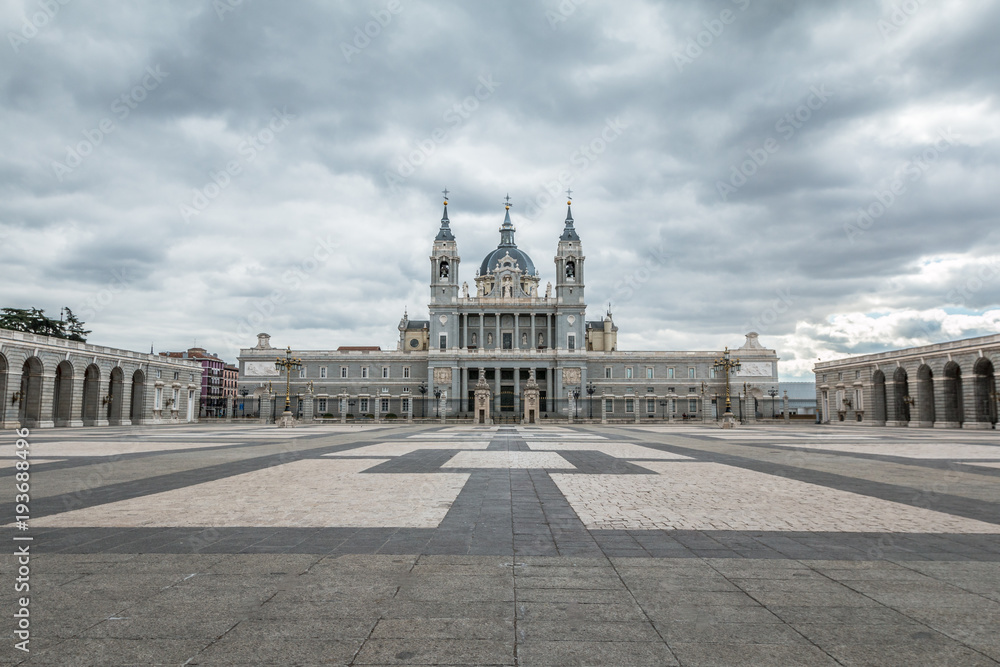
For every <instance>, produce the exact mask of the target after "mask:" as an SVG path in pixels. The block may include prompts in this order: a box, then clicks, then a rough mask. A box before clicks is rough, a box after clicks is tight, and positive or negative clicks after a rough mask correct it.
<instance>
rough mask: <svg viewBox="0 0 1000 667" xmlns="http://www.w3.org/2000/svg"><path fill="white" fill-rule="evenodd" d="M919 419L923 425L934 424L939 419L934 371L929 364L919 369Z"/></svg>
mask: <svg viewBox="0 0 1000 667" xmlns="http://www.w3.org/2000/svg"><path fill="white" fill-rule="evenodd" d="M917 421H918V422H920V425H921V426H933V425H934V422H935V421H937V412H936V410H935V409H934V372H933V371H932V370H931V367H930V366H928V365H927V364H924V365H922V366H921V367H920V368H918V369H917Z"/></svg>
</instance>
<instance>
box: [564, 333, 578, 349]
mask: <svg viewBox="0 0 1000 667" xmlns="http://www.w3.org/2000/svg"><path fill="white" fill-rule="evenodd" d="M566 347H567V348H569V349H570V350H575V349H576V334H570V335H569V338H568V339H567V341H566Z"/></svg>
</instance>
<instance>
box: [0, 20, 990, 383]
mask: <svg viewBox="0 0 1000 667" xmlns="http://www.w3.org/2000/svg"><path fill="white" fill-rule="evenodd" d="M392 7H395V8H396V9H397V11H390V9H389V8H390V3H389V2H388V1H386V2H381V1H372V2H364V3H335V4H331V3H318V2H317V3H295V4H293V5H280V4H276V3H264V2H244V3H241V4H239V5H238V6H236V7H234V8H233V11H229V12H225V13H223V14H222V16H221V17H220V15H219V14H218V13H217V12H216V10H215V9H213V5H212V4H211V3H202V2H194V1H193V0H192V1H191V2H178V3H170V4H168V5H163V6H148V7H147V6H142V7H136V6H133V5H130V4H126V3H118V4H114V3H113V4H111V5H108V4H104V5H102V6H101V10H100V11H93V8H92V7H90V6H88V5H86V4H85V3H83V2H81V1H80V0H78V1H77V2H73V3H69V4H67V5H65V6H61V8H60V10H59V12H58V14H57V15H56V16H55V17H54V18H53V19H52V21H51V22H50V23H49V25H46V26H43V27H41V28H40V29H39V30H38V34H37V35H36V36H34V37H32V38H31V39H28V40H26V41H24V43H18V44H17V49H16V50H15V49H14V48H12V47H11V46H10V38H9V37H8V39H7V42H8V43H7V45H6V47H4V48H0V119H2V120H3V122H4V127H5V128H7V130H8V131H7V132H5V133H4V135H3V136H2V137H0V266H2V267H3V275H2V279H3V284H4V297H5V298H4V303H3V304H0V305H14V306H22V307H25V306H29V305H35V306H38V307H43V308H46V309H47V310H48V311H50V312H53V311H57V310H58V308H59V307H60V306H62V305H69V306H71V307H74V305H75V304H77V305H79V307H80V309H81V310H83V309H84V308H85V307H86V304H87V303H91V304H92V305H93V304H97V305H98V306H100V307H99V308H94V307H91V308H90V310H91V313H92V317H91V318H90V320H89V321H88V323H89V325H90V328H92V329H94V334H93V335H92V339H93V340H94V341H97V342H100V343H102V344H107V345H119V346H123V347H130V348H137V349H143V348H144V347H145V346H146V345H148V344H149V340H150V339H155V340H156V341H157V346H158V347H161V349H162V348H180V347H184V346H186V345H189V344H190V342H191V339H193V338H195V337H197V339H198V341H199V344H201V345H204V346H206V347H209V348H212V349H213V350H216V351H218V352H219V353H220V354H221V355H223V356H225V357H228V358H230V359H232V358H234V357H235V352H236V347H237V346H238V345H241V344H242V345H246V344H250V343H252V342H253V334H254V333H256V331H257V330H261V329H262V330H266V331H268V332H269V333H271V334H272V335H273V336H274V337H275V338H274V340H275V343H276V344H281V345H284V344H291V345H293V346H296V347H313V346H314V347H326V348H329V347H336V346H337V345H340V344H363V343H369V344H381V345H383V346H386V347H392V346H394V345H395V339H396V331H395V324H396V322H397V321H398V318H399V316H400V315H401V313H402V310H403V308H404V307H408V308H409V311H410V314H411V316H412V317H419V316H420V315H421V313H424V312H425V311H424V308H425V306H424V304H425V302H426V299H427V287H426V282H427V278H428V274H427V264H426V262H427V255H428V254H429V251H430V246H431V241H432V239H433V236H434V234H435V232H436V229H437V226H438V219H439V217H440V199H439V198H438V192H439V191H440V190H441V189H442V188H443V187H445V186H447V187H449V188H450V189H451V190H452V191H453V195H452V199H451V202H452V205H451V209H452V210H451V218H452V228H453V229H454V231H455V234H456V236H457V238H458V243H459V249H460V251H461V252H462V254H463V258H464V261H463V263H462V267H461V274H462V279H463V280H469V281H470V282H471V280H472V277H473V275H474V272H475V268H476V267H477V266H478V264H479V261H480V259H481V257H482V256H483V255H485V254H486V253H487V252H488V251H489V250H490V249H491V248H492V247H494V246H495V245H496V228H497V226H498V225H499V223H500V221H501V220H502V209H501V208H500V203H501V198H502V197H503V195H504V194H506V193H507V192H510V193H511V195H512V196H513V197H514V203H515V206H514V209H513V211H512V212H513V213H514V214H515V215H514V218H515V224H516V225H517V226H518V230H519V231H518V240H519V242H520V244H521V246H522V247H523V248H524V249H525V250H526V251H527V252H529V253H530V254H531V255H532V257H533V258H534V260H535V263H536V265H537V266H538V267H539V268H540V270H541V272H542V280H543V282H545V281H547V280H551V279H552V278H553V276H552V272H553V268H552V265H551V263H550V262H551V257H552V256H553V255H554V251H555V246H556V241H557V237H558V234H559V232H560V230H561V228H562V221H563V217H564V215H565V203H564V200H563V199H562V197H563V195H562V194H561V192H560V191H562V190H565V189H566V187H572V189H573V190H574V192H575V194H574V198H575V207H574V214H575V217H576V220H577V228H578V230H579V232H580V234H581V236H582V238H583V242H584V248H585V251H586V253H587V257H588V260H587V261H588V264H587V276H588V292H589V301H590V303H591V304H593V305H592V307H591V313H590V316H591V317H592V318H596V317H597V316H598V315H599V314H600V313H602V312H603V311H604V309H605V307H606V305H605V304H607V302H608V301H611V302H612V303H613V309H614V312H615V318H616V321H617V322H618V324H619V326H620V327H621V331H622V336H623V341H624V342H626V343H628V344H629V345H630V346H634V347H648V348H660V349H684V348H695V349H715V348H718V347H721V346H722V345H730V346H736V345H738V344H740V342H741V341H742V334H743V333H745V331H744V329H745V327H746V326H747V325H749V324H754V325H755V326H757V328H759V329H760V330H761V334H762V340H763V342H764V343H765V344H767V345H770V346H773V347H776V348H777V349H778V352H779V355H780V356H781V357H782V359H783V362H782V372H783V373H784V374H785V375H786V376H788V377H793V376H798V377H804V376H806V374H807V371H808V368H809V366H810V364H811V362H812V360H814V359H815V357H817V356H823V358H829V357H830V356H831V355H835V354H845V353H855V352H870V351H876V350H879V349H885V348H886V347H892V346H895V345H898V344H900V343H901V342H906V341H917V342H920V341H924V342H929V341H931V340H943V339H945V338H949V337H954V336H955V335H972V334H973V333H981V332H984V331H991V329H990V326H991V324H990V323H991V322H993V321H995V320H994V319H991V318H992V316H991V315H988V313H987V311H990V309H993V308H995V307H996V306H997V304H998V302H1000V279H998V272H997V271H996V270H993V269H992V268H990V267H993V266H997V259H996V258H997V255H998V253H997V250H996V247H997V246H996V243H997V238H998V235H1000V232H998V231H997V230H998V229H1000V226H998V225H997V214H996V212H995V211H996V206H995V202H994V199H995V196H994V194H993V191H994V189H995V183H996V182H997V176H998V172H1000V168H998V160H1000V150H998V138H1000V133H998V132H997V129H996V128H997V127H1000V123H998V122H997V121H998V118H997V116H998V113H997V103H996V96H995V91H996V90H997V87H998V81H997V78H998V76H1000V74H998V73H997V71H996V67H995V63H996V62H997V60H998V49H1000V46H998V45H997V41H996V39H995V33H996V28H997V26H998V25H1000V6H998V5H997V4H996V3H968V4H965V5H959V6H950V7H949V8H943V7H940V6H938V5H934V4H931V3H922V4H920V5H919V9H918V10H917V11H916V12H915V13H913V14H912V16H910V15H906V16H904V17H903V19H902V20H897V19H899V18H900V17H898V16H894V15H893V5H892V3H887V2H878V3H873V2H860V1H857V2H844V3H827V4H821V3H806V4H804V3H794V2H771V3H759V2H747V1H746V0H739V1H738V2H731V1H729V0H714V1H712V2H702V3H681V2H668V3H658V2H646V1H641V0H630V1H627V2H616V3H610V2H596V1H595V0H591V1H589V2H585V3H580V4H576V3H567V2H563V3H559V2H555V1H554V0H549V1H546V2H543V3H533V2H528V1H527V0H522V1H515V2H507V3H497V4H485V5H484V4H476V5H469V4H468V3H460V2H434V3H431V2H416V1H413V2H408V1H407V0H400V1H399V4H398V6H397V5H395V4H393V5H392ZM567 8H571V9H572V11H567ZM35 9H36V5H35V4H34V3H33V2H32V1H31V0H25V1H24V2H22V3H20V5H18V4H16V3H15V4H14V5H12V6H9V7H7V8H6V9H4V10H0V27H2V28H3V30H2V32H3V34H4V35H9V34H11V33H14V34H20V31H21V30H22V26H23V22H22V21H23V16H24V15H25V14H30V13H31V12H33V11H35ZM724 12H729V13H728V14H724ZM379 19H381V20H382V23H383V24H384V25H382V24H379V23H373V22H377V21H378V20H379ZM723 19H725V21H723ZM730 19H731V20H730ZM880 21H882V22H883V23H880ZM885 22H887V23H885ZM372 26H376V27H374V28H373V27H372ZM720 26H721V27H720ZM886 26H890V28H889V29H887V28H886ZM366 28H367V29H368V31H369V36H368V37H367V39H368V43H365V44H364V46H363V47H362V46H359V44H362V43H364V42H365V40H364V39H359V38H358V34H359V31H360V33H361V34H364V31H365V30H366ZM356 39H358V41H357V42H355V40H356ZM691 44H695V45H698V46H697V48H695V49H693V50H690V51H689V50H688V49H690V47H691ZM692 53H697V55H695V56H694V57H692V56H691V54H692ZM678 54H680V55H678ZM685 54H687V55H685ZM684 58H687V59H688V60H689V61H685V60H684ZM150 68H152V69H153V71H157V72H163V73H165V74H163V75H162V77H160V79H158V80H156V81H153V80H151V79H149V78H148V74H149V72H150ZM144 78H145V79H144ZM484 79H485V80H487V81H490V82H492V84H491V86H490V89H489V91H488V92H487V93H484V89H482V88H480V86H481V82H482V81H483V80H484ZM144 80H145V81H146V84H144V83H143V81H144ZM154 82H155V84H156V85H155V86H152V83H154ZM137 86H139V87H140V88H137ZM477 90H478V92H479V93H480V95H479V96H477ZM816 90H823V91H829V95H828V96H827V98H826V99H824V100H823V101H822V102H821V103H818V102H817V98H815V97H813V98H810V96H811V95H814V93H815V91H816ZM123 96H124V97H123ZM137 98H141V99H137ZM810 101H811V102H812V107H814V108H809V106H808V105H809V104H810ZM123 105H124V106H123ZM803 105H806V106H803ZM125 109H127V113H124V110H125ZM276 109H277V110H279V111H285V112H287V113H288V114H290V115H291V116H293V118H291V119H290V120H289V122H288V123H287V126H286V127H284V128H282V129H281V130H280V131H277V132H271V133H270V134H268V132H267V131H268V128H269V123H270V122H271V121H272V119H273V117H274V114H275V110H276ZM803 109H808V113H806V112H805V111H802V110H803ZM797 112H798V114H799V115H798V116H796V115H795V114H796V113H797ZM789 114H791V117H789ZM789 118H790V119H789ZM782 119H785V120H784V122H783V121H782ZM102 121H106V122H105V125H104V127H105V128H108V127H109V126H108V125H107V122H110V123H111V124H112V125H111V126H110V127H111V129H110V131H107V132H105V131H101V132H100V133H99V134H95V131H97V130H99V129H100V128H101V127H102V125H101V124H102ZM609 122H610V123H612V124H616V126H619V127H620V128H621V130H620V132H619V133H618V134H616V135H615V136H614V140H613V141H606V142H605V141H604V140H603V139H602V138H601V133H602V131H603V130H604V129H605V128H606V127H607V126H608V123H609ZM437 130H440V132H439V133H438V134H435V132H436V131H437ZM941 132H950V133H951V134H950V135H949V136H952V137H953V139H952V140H951V142H950V143H949V144H948V145H947V148H946V150H942V151H939V153H938V154H937V155H936V156H935V159H934V161H933V162H930V163H928V164H927V165H924V166H926V169H924V168H923V166H920V167H918V169H919V170H920V171H919V178H915V179H913V178H910V179H907V175H908V172H907V168H908V167H909V168H910V169H911V172H912V168H913V164H914V163H913V159H914V156H921V155H925V154H926V153H925V151H928V150H929V149H931V148H932V147H933V146H934V143H935V141H936V140H937V139H938V137H940V136H941V135H940V133H941ZM95 137H98V138H99V139H100V141H99V142H98V141H96V139H95ZM768 140H772V141H773V143H771V144H768V143H766V142H768ZM255 142H256V143H255ZM88 143H89V144H92V145H90V146H88ZM939 145H940V144H939ZM766 146H770V147H771V148H772V149H773V150H771V151H767V149H766V148H765V147H766ZM775 146H776V149H775ZM588 147H589V150H588ZM251 148H252V150H251ZM83 151H87V154H86V155H81V156H80V161H79V164H78V165H75V166H72V168H71V169H69V170H68V171H62V172H61V171H60V169H59V168H57V167H56V166H54V165H55V163H57V162H58V163H62V164H67V165H68V164H69V162H70V161H71V159H72V158H71V157H70V156H71V154H72V153H73V152H76V153H82V152H83ZM761 151H764V152H765V153H766V159H762V155H764V154H762V153H761ZM754 156H756V157H757V161H756V162H751V163H750V165H749V167H748V168H747V169H746V171H752V174H751V175H749V176H746V181H745V183H742V184H740V185H738V186H734V188H735V189H734V191H733V192H731V193H728V196H726V197H721V196H720V190H719V183H720V182H722V183H730V184H731V181H730V179H731V177H732V175H733V173H734V169H735V170H737V171H739V170H740V169H741V168H743V167H744V165H745V164H746V163H747V160H751V161H753V160H754ZM233 163H235V164H236V166H237V167H238V169H237V170H236V171H235V173H229V172H228V171H227V168H228V167H229V166H230V165H231V164H233ZM407 165H408V166H409V167H410V170H406V169H404V171H407V172H408V173H406V174H405V175H404V174H400V173H399V169H400V167H401V166H404V167H405V166H407ZM387 174H395V176H394V177H390V178H388V179H387ZM897 178H904V181H905V186H906V189H905V192H903V193H902V194H899V195H897V196H895V197H894V199H893V201H892V203H891V204H890V205H888V206H887V207H885V210H884V212H882V213H881V214H880V215H878V216H877V217H874V218H873V219H872V221H871V223H870V224H867V223H866V224H865V226H864V227H863V228H858V229H855V230H854V231H855V232H858V233H853V234H852V233H851V225H854V226H857V225H858V220H859V209H861V210H866V209H868V207H870V206H871V205H872V204H873V203H874V202H878V201H879V197H880V195H883V193H884V192H885V191H886V190H888V189H890V188H891V187H892V183H893V180H894V179H897ZM549 190H551V191H552V193H551V194H549V193H548V191H549ZM199 193H200V194H201V196H202V197H203V200H204V204H205V206H204V207H200V208H197V210H196V212H194V213H190V214H188V215H185V214H184V213H183V211H184V207H185V206H193V204H194V203H195V202H197V201H198V199H197V198H198V196H199ZM651 251H653V252H651ZM122 269H124V270H125V271H126V274H127V275H128V276H129V277H130V280H129V281H128V283H127V285H125V287H124V288H123V289H120V290H117V291H115V292H114V294H113V298H111V299H110V300H109V298H108V297H107V294H106V292H107V291H108V289H109V288H108V282H109V280H113V273H112V272H113V271H115V270H122ZM102 294H103V295H104V296H103V300H104V301H108V303H100V300H95V299H98V297H100V296H101V295H102ZM276 294H277V295H278V296H277V297H275V295H276ZM782 295H784V296H782ZM943 308H944V309H952V310H942V309H943ZM954 309H959V310H960V311H961V313H959V311H957V310H954ZM265 311H266V313H267V314H266V315H265V314H264V313H265ZM886 313H895V314H894V315H890V316H888V319H887V316H886ZM959 314H962V317H964V318H965V319H962V317H959ZM890 320H891V324H890ZM963 327H964V328H963Z"/></svg>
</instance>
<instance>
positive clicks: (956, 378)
mask: <svg viewBox="0 0 1000 667" xmlns="http://www.w3.org/2000/svg"><path fill="white" fill-rule="evenodd" d="M942 398H943V399H944V420H945V421H946V422H948V423H949V424H957V425H958V426H961V425H962V422H964V421H965V409H964V407H965V406H964V405H963V401H962V369H961V367H959V365H958V364H956V363H955V362H954V361H949V362H948V363H947V364H945V366H944V391H943V392H942Z"/></svg>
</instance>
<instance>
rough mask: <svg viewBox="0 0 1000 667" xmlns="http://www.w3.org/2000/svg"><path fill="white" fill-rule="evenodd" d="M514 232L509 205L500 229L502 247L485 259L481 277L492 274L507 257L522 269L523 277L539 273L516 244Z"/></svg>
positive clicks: (499, 246) (481, 267) (526, 254)
mask: <svg viewBox="0 0 1000 667" xmlns="http://www.w3.org/2000/svg"><path fill="white" fill-rule="evenodd" d="M514 231H515V229H514V225H513V223H511V221H510V206H509V205H508V206H507V213H506V215H505V217H504V220H503V226H501V227H500V245H498V246H497V249H496V250H494V251H493V252H491V253H490V254H488V255H486V258H485V259H483V263H482V265H481V266H480V267H479V275H481V276H486V275H489V274H490V273H492V272H493V269H495V268H496V266H497V263H498V262H500V261H501V260H502V259H504V257H506V256H507V255H510V258H511V259H512V260H514V263H515V264H516V265H517V268H519V269H521V274H522V275H525V276H533V275H535V274H536V273H537V271H536V270H535V263H534V262H532V261H531V258H530V257H528V253H526V252H524V251H523V250H521V249H520V248H518V247H517V243H515V242H514Z"/></svg>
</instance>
